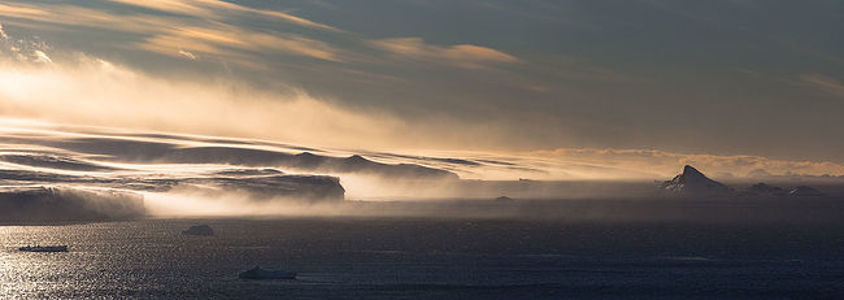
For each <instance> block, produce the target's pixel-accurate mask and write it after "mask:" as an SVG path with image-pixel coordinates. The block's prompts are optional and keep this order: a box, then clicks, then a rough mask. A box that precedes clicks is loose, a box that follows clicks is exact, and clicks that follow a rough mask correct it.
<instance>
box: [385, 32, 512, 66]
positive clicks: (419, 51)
mask: <svg viewBox="0 0 844 300" xmlns="http://www.w3.org/2000/svg"><path fill="white" fill-rule="evenodd" d="M369 43H370V45H372V46H373V47H375V48H378V49H381V50H384V51H387V52H390V53H392V54H395V55H398V56H402V57H407V58H410V59H415V60H420V61H429V62H436V63H441V64H447V65H453V66H459V67H466V68H477V67H481V66H485V65H491V64H509V63H516V62H519V59H518V58H516V57H515V56H512V55H510V54H507V53H504V52H501V51H498V50H495V49H491V48H487V47H482V46H476V45H470V44H460V45H453V46H448V47H442V46H436V45H431V44H427V43H425V41H424V40H423V39H421V38H418V37H408V38H389V39H378V40H371V41H370V42H369Z"/></svg>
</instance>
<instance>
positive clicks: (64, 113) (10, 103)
mask: <svg viewBox="0 0 844 300" xmlns="http://www.w3.org/2000/svg"><path fill="white" fill-rule="evenodd" d="M79 60H80V61H79V62H75V63H73V64H72V65H70V66H69V65H63V64H53V65H51V67H49V68H48V67H41V66H38V65H15V66H5V67H3V68H0V112H2V113H0V115H2V116H6V117H14V118H28V119H37V120H44V121H50V122H58V123H66V124H88V125H104V126H118V127H126V128H138V129H145V130H161V131H174V132H193V133H200V134H212V135H222V136H241V137H261V138H272V139H279V140H287V141H301V142H305V143H309V144H315V145H320V144H323V145H324V144H338V145H340V144H355V143H359V141H360V140H361V139H365V140H388V139H389V138H391V137H393V136H395V135H398V133H400V132H401V131H402V128H403V124H401V123H400V122H399V121H397V120H396V119H395V118H393V117H391V116H390V115H387V114H384V113H380V112H377V111H366V112H356V111H352V110H348V109H344V108H341V107H338V106H336V105H332V104H330V102H327V101H323V100H319V99H316V98H314V97H311V96H309V95H307V94H306V93H304V92H301V91H293V92H290V93H274V92H269V91H260V90H255V89H251V88H249V87H248V86H247V85H245V84H238V83H236V82H233V81H229V82H226V81H223V82H219V81H218V82H213V81H212V82H207V81H202V80H196V81H193V80H188V79H175V78H159V77H152V76H148V75H146V74H143V73H139V72H136V71H134V70H132V69H129V68H126V67H123V66H120V65H115V64H113V63H111V62H108V61H105V60H102V59H97V58H90V57H80V58H79ZM45 87H49V88H45Z"/></svg>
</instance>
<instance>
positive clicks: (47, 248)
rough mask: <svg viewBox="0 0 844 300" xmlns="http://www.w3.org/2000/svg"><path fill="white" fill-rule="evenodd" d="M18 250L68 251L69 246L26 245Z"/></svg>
mask: <svg viewBox="0 0 844 300" xmlns="http://www.w3.org/2000/svg"><path fill="white" fill-rule="evenodd" d="M18 250H20V251H23V252H67V246H35V247H32V246H26V247H20V248H18Z"/></svg>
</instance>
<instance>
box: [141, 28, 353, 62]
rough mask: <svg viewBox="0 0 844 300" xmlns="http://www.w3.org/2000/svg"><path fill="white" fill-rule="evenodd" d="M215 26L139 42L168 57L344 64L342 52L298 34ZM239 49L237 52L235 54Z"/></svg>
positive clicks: (181, 30)
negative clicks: (259, 55) (251, 56)
mask: <svg viewBox="0 0 844 300" xmlns="http://www.w3.org/2000/svg"><path fill="white" fill-rule="evenodd" d="M218 27H219V28H211V27H180V28H174V29H172V30H169V31H167V32H164V33H161V34H158V35H155V36H152V37H150V38H147V39H146V40H145V41H143V42H140V43H138V46H139V47H140V48H142V49H145V50H148V51H153V52H157V53H160V54H164V55H168V56H176V57H178V56H184V54H182V53H180V52H179V51H190V52H192V53H201V54H205V55H216V56H220V57H229V58H237V57H241V58H243V59H244V60H245V59H246V57H244V56H246V55H245V54H244V52H246V51H249V52H264V53H278V52H281V53H286V54H290V55H297V56H305V57H311V58H316V59H320V60H325V61H332V62H340V61H342V59H341V58H340V57H339V53H340V50H338V49H336V48H334V47H331V46H330V45H328V44H327V43H324V42H322V41H317V40H313V39H310V38H306V37H303V36H299V35H294V34H266V33H257V32H253V31H249V30H243V29H241V28H238V27H234V26H228V25H224V24H218ZM234 50H237V51H234Z"/></svg>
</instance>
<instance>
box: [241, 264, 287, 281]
mask: <svg viewBox="0 0 844 300" xmlns="http://www.w3.org/2000/svg"><path fill="white" fill-rule="evenodd" d="M237 277H238V278H240V279H296V272H287V271H282V270H267V269H262V268H261V267H260V266H255V267H254V268H252V269H249V270H248V271H245V272H241V273H240V274H239V275H238V276H237Z"/></svg>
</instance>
